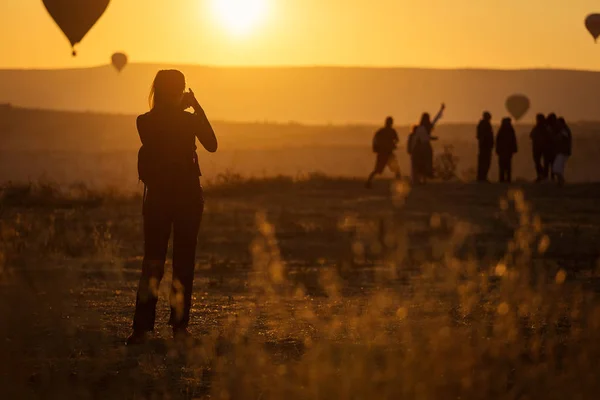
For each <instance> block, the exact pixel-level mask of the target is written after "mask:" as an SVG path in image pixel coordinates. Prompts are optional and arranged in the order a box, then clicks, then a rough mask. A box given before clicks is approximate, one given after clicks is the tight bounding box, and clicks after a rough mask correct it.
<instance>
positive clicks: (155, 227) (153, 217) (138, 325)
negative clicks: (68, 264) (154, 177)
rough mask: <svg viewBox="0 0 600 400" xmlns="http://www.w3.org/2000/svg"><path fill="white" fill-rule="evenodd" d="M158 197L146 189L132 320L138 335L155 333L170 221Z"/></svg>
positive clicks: (169, 234) (168, 213)
mask: <svg viewBox="0 0 600 400" xmlns="http://www.w3.org/2000/svg"><path fill="white" fill-rule="evenodd" d="M161 197H162V196H160V195H158V194H157V193H155V192H153V191H151V190H149V191H148V196H147V198H146V202H145V204H144V261H143V263H142V277H141V279H140V283H139V288H138V293H137V298H136V303H135V315H134V318H133V331H134V332H137V333H143V332H149V331H152V330H154V320H155V315H156V302H157V300H158V287H159V285H160V281H161V279H162V277H163V275H164V272H165V260H166V257H167V249H168V246H169V237H170V236H171V224H172V223H173V218H172V215H171V213H170V212H169V211H170V210H168V209H167V207H165V206H166V204H165V203H166V201H165V199H162V198H161Z"/></svg>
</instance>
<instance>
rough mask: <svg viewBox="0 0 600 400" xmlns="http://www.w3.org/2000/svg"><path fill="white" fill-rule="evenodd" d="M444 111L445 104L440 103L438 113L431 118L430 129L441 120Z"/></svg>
mask: <svg viewBox="0 0 600 400" xmlns="http://www.w3.org/2000/svg"><path fill="white" fill-rule="evenodd" d="M445 109H446V104H444V103H442V106H441V107H440V111H438V113H437V114H436V116H435V118H433V121H431V127H432V128H433V127H434V126H435V124H436V123H437V122H438V121H439V120H440V119H441V118H442V116H443V115H444V110H445Z"/></svg>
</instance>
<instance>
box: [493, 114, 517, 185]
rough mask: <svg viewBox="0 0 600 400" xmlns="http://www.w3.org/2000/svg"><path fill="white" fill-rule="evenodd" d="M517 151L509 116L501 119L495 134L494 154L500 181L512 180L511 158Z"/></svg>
mask: <svg viewBox="0 0 600 400" xmlns="http://www.w3.org/2000/svg"><path fill="white" fill-rule="evenodd" d="M516 152H517V135H516V134H515V128H513V125H512V122H511V119H510V118H504V119H502V124H501V125H500V129H498V135H497V136H496V154H497V155H498V170H499V172H500V179H499V181H500V182H509V183H510V182H511V180H512V158H513V155H514V154H515V153H516Z"/></svg>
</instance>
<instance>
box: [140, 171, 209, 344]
mask: <svg viewBox="0 0 600 400" xmlns="http://www.w3.org/2000/svg"><path fill="white" fill-rule="evenodd" d="M196 180H197V178H196ZM190 185H192V186H190ZM203 208H204V201H203V197H202V188H201V186H200V183H199V182H197V183H192V184H188V186H187V187H186V188H185V190H181V192H180V191H179V190H172V191H165V193H156V192H153V191H151V190H149V191H148V196H147V198H146V202H145V203H144V262H143V265H142V278H141V279H140V285H139V289H138V294H137V299H136V307H135V315H134V319H133V331H134V334H133V335H132V337H134V340H135V336H136V335H137V336H139V335H140V334H143V333H145V332H149V331H152V330H154V321H155V315H156V303H157V300H158V286H159V284H160V280H161V279H162V277H163V274H164V264H165V259H166V255H167V248H168V243H169V237H170V235H171V228H173V280H172V286H171V296H170V303H171V318H170V320H169V324H170V325H172V326H173V331H174V333H177V331H182V330H185V329H186V328H187V326H188V323H189V315H190V308H191V302H192V285H193V281H194V266H195V257H196V242H197V237H198V230H199V228H200V221H201V219H202V211H203Z"/></svg>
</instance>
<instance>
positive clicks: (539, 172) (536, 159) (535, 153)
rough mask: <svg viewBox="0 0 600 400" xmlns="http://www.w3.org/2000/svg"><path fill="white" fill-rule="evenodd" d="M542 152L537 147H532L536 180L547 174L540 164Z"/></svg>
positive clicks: (538, 180)
mask: <svg viewBox="0 0 600 400" xmlns="http://www.w3.org/2000/svg"><path fill="white" fill-rule="evenodd" d="M542 158H543V152H542V151H541V150H539V149H533V162H534V164H535V172H536V174H537V178H536V182H540V181H541V180H543V179H544V176H545V175H547V173H545V172H544V171H545V166H544V165H542Z"/></svg>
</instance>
